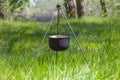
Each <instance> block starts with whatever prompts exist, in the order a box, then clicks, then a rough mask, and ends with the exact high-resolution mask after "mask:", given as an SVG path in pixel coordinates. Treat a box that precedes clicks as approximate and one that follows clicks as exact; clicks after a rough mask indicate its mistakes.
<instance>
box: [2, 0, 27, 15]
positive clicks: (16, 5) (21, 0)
mask: <svg viewBox="0 0 120 80" xmlns="http://www.w3.org/2000/svg"><path fill="white" fill-rule="evenodd" d="M26 2H29V0H0V17H5V15H6V14H8V11H9V12H14V11H15V10H17V9H19V10H22V9H23V5H24V4H26Z"/></svg>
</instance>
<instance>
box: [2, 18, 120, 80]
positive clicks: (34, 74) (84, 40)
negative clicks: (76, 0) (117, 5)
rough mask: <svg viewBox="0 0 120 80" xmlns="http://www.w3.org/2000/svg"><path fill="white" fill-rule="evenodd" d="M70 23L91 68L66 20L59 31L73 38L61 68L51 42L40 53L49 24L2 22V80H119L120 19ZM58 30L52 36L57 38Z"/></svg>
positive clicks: (60, 54)
mask: <svg viewBox="0 0 120 80" xmlns="http://www.w3.org/2000/svg"><path fill="white" fill-rule="evenodd" d="M69 21H70V24H71V25H72V28H73V30H74V32H75V33H76V36H77V38H78V40H79V42H80V45H81V46H82V49H84V51H85V55H86V56H87V58H88V60H89V64H87V63H85V60H84V57H83V56H82V55H81V52H80V51H79V50H78V49H79V48H78V46H77V44H76V42H75V40H74V38H73V36H72V34H71V32H70V31H69V29H68V28H67V26H66V23H65V21H64V20H62V21H61V26H60V28H59V31H60V34H65V35H70V36H71V40H70V47H69V49H68V50H66V51H62V52H59V53H58V62H57V64H56V57H55V52H54V51H52V50H51V49H50V48H49V46H48V39H47V38H46V40H45V43H44V45H42V48H41V49H40V50H39V48H40V43H41V41H42V39H43V35H44V33H45V32H46V29H47V25H48V23H41V22H32V21H30V22H27V21H5V20H0V80H119V79H120V69H119V67H120V55H119V54H120V23H119V22H120V18H103V17H83V18H81V19H69ZM54 24H55V23H53V25H54ZM54 27H55V26H52V28H51V30H50V31H49V34H48V35H52V34H55V30H56V29H55V28H54ZM38 51H39V54H40V56H36V55H37V54H38Z"/></svg>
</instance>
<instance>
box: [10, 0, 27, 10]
mask: <svg viewBox="0 0 120 80" xmlns="http://www.w3.org/2000/svg"><path fill="white" fill-rule="evenodd" d="M26 2H29V0H9V6H10V11H11V12H14V10H15V9H18V8H20V9H23V7H22V6H23V5H24V4H26Z"/></svg>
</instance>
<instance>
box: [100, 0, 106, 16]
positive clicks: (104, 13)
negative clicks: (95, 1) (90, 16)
mask: <svg viewBox="0 0 120 80" xmlns="http://www.w3.org/2000/svg"><path fill="white" fill-rule="evenodd" d="M100 5H101V10H102V14H103V15H104V16H107V9H106V5H105V0H100Z"/></svg>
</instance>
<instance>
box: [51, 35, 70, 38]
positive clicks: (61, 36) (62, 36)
mask: <svg viewBox="0 0 120 80" xmlns="http://www.w3.org/2000/svg"><path fill="white" fill-rule="evenodd" d="M69 37H70V36H66V35H51V36H49V38H54V39H55V38H69Z"/></svg>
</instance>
